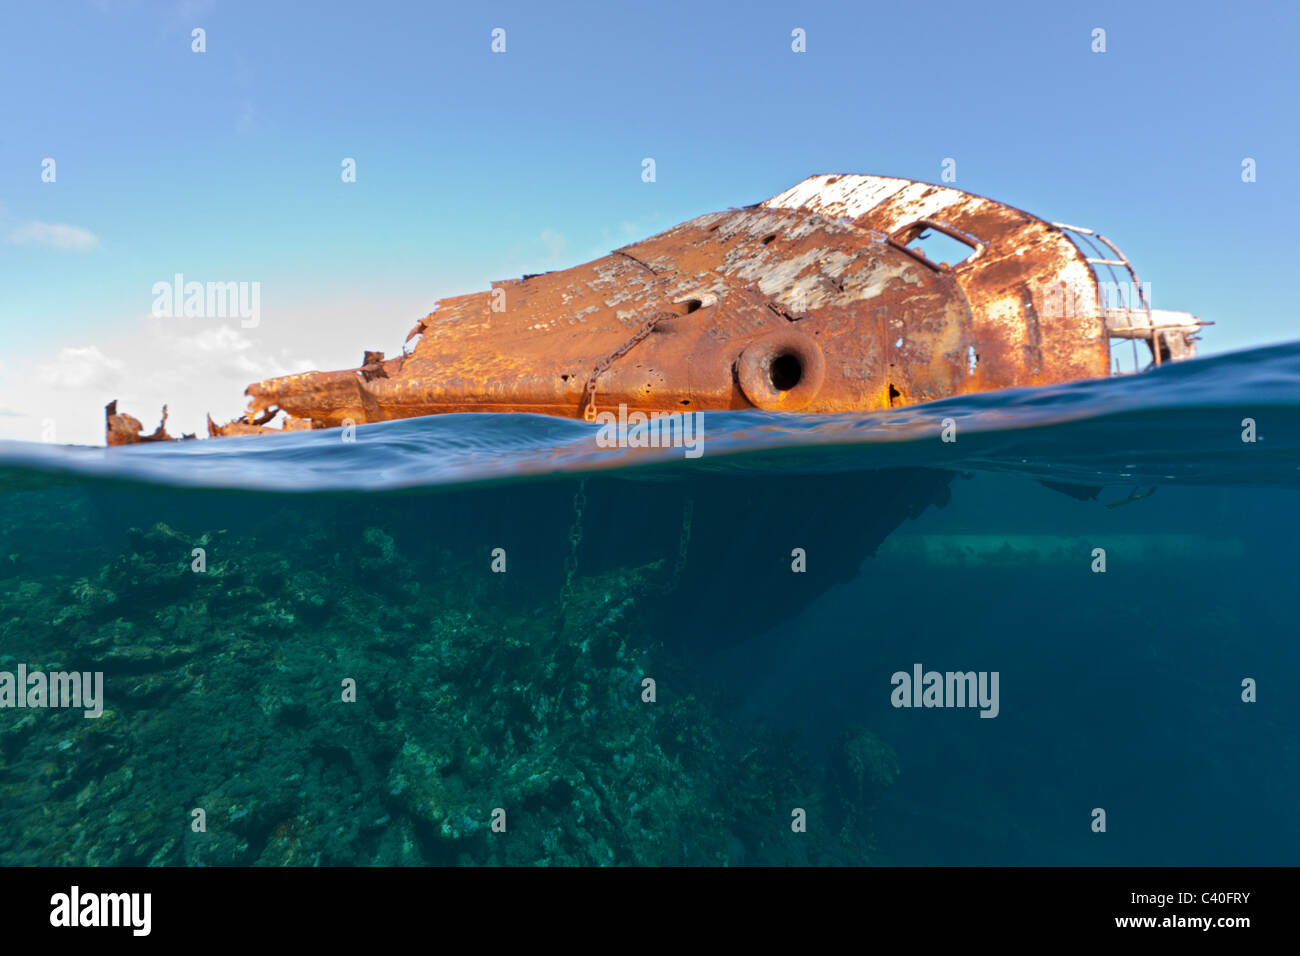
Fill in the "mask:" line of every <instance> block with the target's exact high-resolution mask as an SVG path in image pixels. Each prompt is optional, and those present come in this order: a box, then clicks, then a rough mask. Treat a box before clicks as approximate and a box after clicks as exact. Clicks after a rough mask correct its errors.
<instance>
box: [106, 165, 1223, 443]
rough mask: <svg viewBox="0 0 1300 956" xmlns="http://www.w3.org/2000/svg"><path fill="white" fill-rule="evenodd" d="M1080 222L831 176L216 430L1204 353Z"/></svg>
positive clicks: (261, 404) (938, 383)
mask: <svg viewBox="0 0 1300 956" xmlns="http://www.w3.org/2000/svg"><path fill="white" fill-rule="evenodd" d="M1072 231H1073V233H1075V234H1076V235H1077V234H1080V233H1083V234H1086V235H1091V233H1088V231H1087V230H1077V229H1075V228H1074V227H1069V226H1064V225H1063V224H1054V223H1050V222H1047V221H1044V220H1042V219H1038V218H1037V217H1035V216H1032V215H1030V214H1028V213H1025V212H1022V211H1020V210H1018V209H1014V208H1012V207H1010V206H1006V205H1004V204H1002V203H998V202H994V201H992V200H989V199H985V198H983V197H980V196H975V195H972V194H969V193H964V192H961V191H959V190H956V189H951V188H949V187H945V186H935V185H930V184H926V183H919V182H913V181H910V180H904V179H893V178H888V177H880V176H835V175H831V176H816V177H812V178H811V179H808V180H805V181H804V182H802V183H800V184H798V185H797V186H795V187H793V188H791V189H789V190H787V191H785V192H783V193H781V194H779V195H777V196H774V197H773V198H771V199H769V200H767V201H766V202H762V203H758V204H756V205H754V206H749V207H746V208H743V209H732V210H728V211H725V212H717V213H711V214H708V215H704V216H700V217H699V218H697V219H693V220H690V221H689V222H685V223H682V224H681V225H679V226H676V227H674V228H672V229H669V230H667V231H666V232H663V233H660V234H659V235H656V236H652V237H650V238H648V239H646V240H644V241H641V242H638V243H634V244H632V245H629V246H625V247H623V248H622V249H619V250H617V251H615V252H613V253H611V254H609V255H608V256H605V257H603V258H600V259H597V260H595V261H593V262H589V263H585V264H583V265H579V266H575V267H573V268H571V269H565V270H562V271H557V272H550V273H545V274H540V275H531V276H525V277H523V278H522V279H512V280H506V281H502V282H497V283H494V284H493V285H492V288H491V289H489V290H487V291H483V292H478V293H473V294H470V295H463V296H457V297H453V298H449V299H444V300H442V301H440V302H439V303H438V304H437V306H436V307H435V310H434V311H433V312H432V313H431V314H429V315H428V316H426V317H425V318H423V319H421V320H420V322H419V323H418V324H417V325H416V326H415V328H414V329H412V330H411V332H410V334H409V335H408V337H407V347H406V348H405V349H404V351H403V353H402V354H401V355H398V356H396V357H394V358H391V359H390V358H385V357H384V355H383V353H381V352H366V353H365V354H364V357H363V362H362V365H361V366H360V367H359V368H355V369H346V370H340V371H333V372H306V373H303V374H299V375H290V376H285V377H282V378H275V379H268V380H266V381H263V382H257V383H255V384H253V385H250V386H249V387H248V389H247V391H246V395H247V396H248V398H249V408H248V412H247V414H246V415H245V416H244V417H242V418H240V419H237V420H235V421H233V422H230V423H229V424H225V425H218V424H215V423H212V422H209V433H210V434H211V435H213V436H221V435H238V434H250V433H258V434H260V433H268V432H278V431H282V430H298V429H304V428H329V427H336V426H340V425H344V424H347V423H353V424H361V423H365V422H376V421H385V420H390V419H397V418H410V417H415V416H421V415H431V414H439V413H444V412H470V411H484V412H539V413H544V414H551V415H561V416H567V417H574V418H586V419H587V420H595V419H596V418H597V415H598V412H599V411H600V410H602V409H617V408H618V406H626V408H627V409H628V410H629V411H640V412H645V413H647V414H653V413H656V412H660V413H667V412H682V411H700V410H712V409H744V408H761V409H767V410H791V411H803V412H845V411H869V410H874V409H881V408H888V407H891V406H897V405H903V404H914V403H918V402H925V401H931V400H934V399H939V398H946V397H949V396H952V395H959V394H963V393H969V392H982V391H989V390H993V389H999V388H1006V387H1010V386H1020V385H1048V384H1054V383H1059V382H1068V381H1074V380H1078V379H1084V378H1094V377H1099V376H1104V375H1107V374H1108V373H1109V371H1110V339H1111V338H1112V337H1114V336H1117V335H1121V336H1126V337H1130V338H1135V337H1136V338H1143V339H1144V340H1145V341H1146V342H1147V344H1148V347H1149V348H1150V349H1151V353H1152V356H1153V359H1154V360H1155V361H1156V362H1159V361H1161V360H1167V359H1176V358H1183V357H1186V356H1187V355H1189V354H1192V352H1193V351H1194V345H1193V344H1192V343H1193V342H1194V339H1195V332H1196V330H1197V329H1198V328H1199V326H1200V323H1199V322H1198V321H1197V320H1196V319H1194V318H1192V317H1191V316H1190V315H1186V314H1185V313H1162V318H1161V319H1160V320H1159V321H1157V320H1156V319H1155V318H1154V317H1153V316H1154V313H1152V311H1151V310H1150V308H1149V303H1147V302H1145V300H1142V301H1141V302H1139V303H1138V305H1139V306H1140V307H1139V308H1133V307H1131V306H1132V303H1130V304H1129V306H1130V307H1126V308H1123V309H1110V310H1108V309H1107V308H1106V304H1105V303H1104V302H1103V297H1102V295H1101V294H1100V292H1101V289H1100V286H1099V283H1098V278H1097V273H1096V270H1097V268H1098V267H1099V265H1105V266H1106V267H1107V268H1113V267H1115V266H1122V267H1123V269H1124V270H1126V271H1127V273H1128V275H1131V276H1132V279H1133V280H1136V279H1137V275H1136V273H1135V272H1133V271H1132V268H1131V266H1129V264H1128V261H1127V260H1126V259H1123V257H1122V255H1119V254H1118V250H1115V253H1116V255H1117V258H1116V259H1113V260H1108V259H1105V258H1098V257H1097V256H1095V255H1089V254H1086V253H1085V252H1084V251H1082V250H1081V248H1080V246H1079V245H1076V243H1075V241H1073V240H1072V239H1071V238H1070V233H1071V232H1072ZM935 232H938V233H942V234H944V235H947V236H948V237H950V238H951V239H954V240H956V241H957V242H959V243H961V244H962V245H963V246H964V247H965V248H968V249H969V250H970V252H969V254H968V255H967V256H966V257H965V258H964V259H963V260H962V261H961V262H960V263H958V264H956V265H948V264H947V263H940V262H933V261H931V260H930V259H929V258H927V257H926V255H925V254H924V252H923V251H921V250H920V249H918V248H917V247H916V245H915V243H916V240H918V238H919V237H921V236H923V235H925V234H927V233H935ZM1098 238H1100V237H1098ZM1102 241H1103V242H1104V241H1105V240H1102ZM1107 245H1108V246H1109V244H1107ZM1110 248H1114V247H1113V246H1110ZM1137 287H1138V288H1139V289H1140V288H1141V286H1140V283H1137ZM141 431H142V429H141V426H140V423H139V422H138V421H137V420H135V419H134V418H132V417H131V416H128V415H119V414H118V413H117V412H116V408H115V406H110V408H109V414H108V442H109V444H128V443H131V442H134V441H141V440H146V441H147V440H161V439H166V438H169V437H170V436H168V435H167V434H166V432H165V429H164V428H163V427H162V426H160V427H159V429H158V430H157V431H155V432H154V434H152V435H149V436H142V435H141V434H140V433H141Z"/></svg>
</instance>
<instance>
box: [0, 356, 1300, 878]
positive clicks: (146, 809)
mask: <svg viewBox="0 0 1300 956" xmlns="http://www.w3.org/2000/svg"><path fill="white" fill-rule="evenodd" d="M1298 386H1300V345H1286V346H1278V347H1274V348H1270V349H1262V350H1257V351H1254V352H1248V353H1238V354H1235V355H1228V356H1222V357H1218V358H1214V359H1207V360H1200V361H1197V362H1192V363H1185V364H1180V365H1175V366H1166V367H1165V368H1163V369H1160V370H1157V371H1154V372H1151V373H1149V374H1145V375H1142V376H1135V377H1125V378H1116V379H1109V380H1103V381H1098V382H1088V383H1079V384H1076V385H1071V386H1064V387H1058V388H1050V389H1040V390H1030V389H1021V390H1015V391H1011V392H1003V393H998V394H993V395H981V396H972V397H967V398H961V399H954V400H951V401H946V402H941V403H936V404H934V405H929V406H917V407H913V408H903V409H896V410H893V411H890V412H887V413H878V414H871V415H861V416H836V417H833V418H825V417H811V416H775V415H768V414H761V413H740V412H736V413H718V414H712V413H710V414H706V415H705V418H704V425H705V441H704V446H703V448H704V453H703V455H702V456H701V457H700V458H698V459H690V458H687V457H686V456H685V455H684V454H683V453H682V450H681V449H673V448H666V449H627V448H601V447H598V446H597V444H596V442H595V441H594V440H593V438H594V434H595V429H594V427H592V426H588V425H586V424H584V423H581V422H574V421H567V420H560V419H554V418H546V417H540V416H528V415H501V416H486V415H447V416H438V417H433V418H427V419H420V420H409V421H402V422H391V423H384V424H377V425H366V426H361V427H360V428H358V429H357V430H356V432H355V436H349V437H352V438H354V440H350V441H345V440H343V437H344V436H343V433H342V432H340V431H338V430H331V431H319V432H311V433H294V434H289V435H285V436H283V437H279V436H277V437H275V438H253V439H223V440H219V441H203V442H184V443H177V444H168V445H153V446H135V447H131V448H118V449H86V448H62V447H54V446H44V445H26V444H17V443H0V704H3V703H4V697H3V693H4V687H3V680H4V674H5V673H6V672H8V673H11V674H14V675H17V673H18V669H19V667H20V666H21V667H22V668H24V669H25V671H26V672H27V673H34V672H35V673H42V674H59V673H72V672H76V673H84V674H100V675H102V682H103V683H102V687H103V692H102V701H101V702H102V709H103V713H102V715H101V716H99V717H90V718H88V717H86V716H84V714H83V710H82V709H74V708H70V707H64V708H55V707H48V706H46V707H22V708H19V707H16V706H5V707H3V709H0V863H3V864H35V863H51V864H90V865H108V864H157V865H184V864H190V865H225V864H254V863H256V864H264V865H313V864H320V865H336V864H360V865H370V864H402V865H406V864H409V865H428V864H465V865H474V864H512V865H513V864H518V865H533V864H549V865H572V864H580V865H594V864H601V865H603V864H616V865H617V864H640V863H668V864H678V863H686V864H716V863H728V864H732V865H737V864H760V865H761V864H790V863H814V864H863V863H865V864H941V863H963V864H984V863H988V864H992V863H1000V864H1029V863H1079V864H1106V863H1117V864H1260V863H1272V864H1292V865H1293V864H1295V863H1297V862H1300V827H1298V826H1297V824H1296V822H1295V821H1294V815H1293V813H1292V810H1291V807H1292V803H1293V800H1292V795H1293V793H1294V791H1295V786H1296V783H1297V779H1298V777H1300V757H1298V756H1297V749H1296V746H1295V744H1294V729H1295V727H1296V724H1297V717H1298V716H1300V714H1298V710H1300V708H1298V707H1297V703H1296V695H1295V687H1296V674H1297V673H1300V654H1297V651H1296V649H1295V647H1296V642H1295V639H1294V630H1295V628H1294V623H1293V621H1294V617H1295V612H1294V605H1295V597H1294V595H1295V593H1296V587H1295V569H1296V567H1297V544H1296V540H1297V531H1300V516H1298V513H1297V508H1296V503H1297V498H1296V489H1297V487H1298V486H1300V414H1298V412H1300V387H1298ZM1247 420H1249V422H1247ZM1251 422H1253V425H1252V424H1250V423H1251ZM1243 423H1245V424H1243ZM945 434H946V435H947V436H948V437H949V438H953V439H955V440H951V441H944V440H943V436H944V435H945ZM1243 435H1244V436H1245V437H1247V438H1253V439H1254V440H1253V441H1243ZM1047 483H1050V485H1051V486H1049V484H1047ZM196 549H201V558H202V560H201V567H199V566H198V565H196V562H197V561H199V557H198V555H196ZM1102 552H1104V554H1101V553H1102ZM1099 555H1100V557H1099ZM1101 557H1104V562H1105V565H1104V566H1105V569H1104V571H1102V570H1100V568H1099V560H1100V558H1101ZM916 668H919V673H920V674H921V675H922V681H921V682H920V683H922V684H924V683H925V682H926V678H925V676H924V675H926V674H928V673H929V672H931V671H933V672H937V673H938V674H939V675H940V678H941V680H940V688H939V692H938V696H937V697H934V698H932V699H931V701H930V703H933V704H945V705H953V704H956V703H958V700H957V698H956V697H955V696H954V694H953V693H951V692H950V690H949V686H948V685H949V684H950V683H951V682H947V683H945V682H944V680H943V679H944V678H945V676H946V675H947V674H948V673H950V672H952V673H955V674H966V673H970V674H971V675H972V678H973V683H972V684H971V685H970V686H971V687H972V689H973V690H974V689H975V688H979V687H982V688H983V689H984V690H986V691H988V690H989V689H990V687H991V686H993V685H992V684H991V679H992V676H993V675H996V678H997V682H996V687H997V694H996V699H995V700H992V699H990V700H987V701H985V702H984V703H981V702H980V701H979V700H978V699H977V698H978V694H977V693H976V694H974V695H973V697H972V699H970V700H963V701H961V703H962V704H963V705H962V706H926V701H925V699H924V698H923V695H922V688H921V687H917V688H916V689H915V696H913V691H912V690H911V689H910V688H907V693H905V694H904V693H903V692H902V691H900V689H899V688H900V686H901V685H902V684H903V682H902V681H900V680H896V676H897V675H906V677H907V678H908V679H910V678H911V676H912V675H913V673H914V672H915V671H914V669H916ZM15 679H16V677H15ZM647 679H650V680H652V681H653V685H652V686H651V685H647V684H646V680H647ZM980 681H984V683H983V684H981V683H980ZM958 683H960V680H959V681H958ZM88 686H89V685H88ZM954 686H955V685H954ZM651 690H653V693H651ZM900 695H901V697H902V699H905V700H906V702H908V703H909V704H918V705H919V706H896V704H899V703H900ZM1243 697H1245V698H1253V699H1243ZM651 698H652V699H651ZM29 699H30V698H29ZM982 713H983V714H987V715H989V716H987V717H984V716H981V714H982ZM994 714H995V716H994ZM1099 810H1100V811H1104V823H1105V829H1104V831H1102V830H1100V828H1099V820H1101V819H1103V818H1102V817H1099V815H1098V813H1097V811H1099ZM197 811H201V812H197ZM200 824H201V825H200ZM800 824H802V826H800Z"/></svg>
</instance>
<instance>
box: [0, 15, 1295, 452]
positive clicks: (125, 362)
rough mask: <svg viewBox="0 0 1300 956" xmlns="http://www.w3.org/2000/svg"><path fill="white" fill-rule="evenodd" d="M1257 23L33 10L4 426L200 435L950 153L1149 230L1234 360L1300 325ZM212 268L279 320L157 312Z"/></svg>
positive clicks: (1290, 218) (1127, 244)
mask: <svg viewBox="0 0 1300 956" xmlns="http://www.w3.org/2000/svg"><path fill="white" fill-rule="evenodd" d="M1225 7H1226V5H1222V4H1216V5H1209V4H1206V5H1197V4H1194V3H1180V4H1133V3H1090V4H1086V5H1085V4H1072V5H1068V6H1066V5H1057V4H1044V3H1041V2H1037V3H996V2H990V3H978V4H975V3H952V4H948V3H942V2H936V3H931V4H926V5H923V6H916V5H905V4H878V3H863V2H860V0H858V2H848V3H749V4H736V3H717V4H711V3H705V2H695V3H680V4H678V3H653V4H627V3H618V4H614V3H590V4H585V3H584V4H579V3H567V4H524V3H520V4H506V3H475V4H468V3H467V4H461V5H456V6H453V5H449V4H436V5H434V4H423V3H418V4H417V3H385V2H369V3H364V4H363V3H321V4H312V5H310V6H307V5H294V6H291V5H289V4H282V3H251V2H229V0H187V2H182V3H174V2H173V3H161V2H160V3H150V2H145V0H139V2H128V0H99V2H84V3H83V2H74V0H70V2H66V3H49V4H41V3H32V4H22V5H19V4H14V3H10V4H7V5H5V6H4V7H3V12H2V13H0V79H3V83H0V90H3V93H0V105H2V107H3V108H2V110H0V289H3V292H0V331H2V332H3V342H4V346H3V349H2V350H0V437H13V438H30V439H38V438H40V437H42V434H43V428H44V434H45V435H46V437H48V436H49V433H50V432H49V428H48V425H49V422H50V420H52V421H53V423H54V425H55V431H56V433H57V440H59V441H85V442H97V441H102V406H103V404H104V402H105V401H106V400H108V399H109V398H113V397H117V398H120V399H121V400H122V404H123V407H124V408H126V409H127V410H130V411H132V412H133V413H134V414H136V415H138V416H139V417H141V418H142V419H144V420H146V424H147V425H148V426H149V427H152V425H153V424H154V419H155V417H156V414H157V408H158V405H159V404H160V403H161V402H162V401H164V400H168V401H170V403H171V412H172V422H173V424H174V425H178V426H180V427H183V428H186V429H191V430H192V429H194V428H198V427H200V426H201V424H202V421H203V415H204V413H205V412H207V411H209V410H211V411H212V412H213V414H214V417H217V418H219V419H225V418H229V417H231V416H233V415H235V414H236V413H238V411H239V410H240V409H241V408H242V399H241V397H240V393H241V392H242V389H243V387H244V385H246V384H247V383H248V382H250V381H253V380H255V379H258V378H261V377H264V375H269V374H280V373H283V372H287V371H294V370H299V369H301V368H307V367H324V368H335V367H344V366H350V365H355V364H357V362H359V360H360V355H361V351H362V350H363V349H366V348H372V349H380V350H384V351H387V352H389V354H392V353H395V352H397V351H399V350H400V347H401V342H402V340H403V338H404V337H405V334H406V332H407V331H408V330H409V329H410V327H411V326H412V325H414V324H415V322H416V320H417V319H418V318H420V317H421V316H422V315H424V314H425V313H427V312H428V311H429V309H430V307H431V306H432V305H433V303H434V301H436V300H437V299H438V298H440V297H443V296H447V295H453V294H459V293H463V292H471V291H476V290H480V289H483V288H486V287H487V285H488V283H489V282H490V281H491V280H493V279H500V278H507V277H511V276H517V275H519V274H521V273H524V272H539V271H543V270H546V269H553V268H562V267H565V266H568V265H572V264H575V263H578V262H582V261H585V260H587V259H590V258H593V257H595V256H597V255H600V254H603V253H604V252H607V251H608V250H609V249H611V248H613V247H615V246H618V245H621V244H623V243H625V242H628V241H631V240H633V239H636V238H640V237H643V236H646V235H650V234H652V233H654V232H656V231H659V230H661V229H663V228H666V227H668V226H670V225H673V224H675V223H677V222H679V221H682V220H684V219H687V218H690V217H692V216H695V215H699V214H702V213H704V212H708V211H712V210H717V209H724V208H727V207H729V206H737V205H743V204H746V203H751V202H756V201H759V200H761V199H765V198H767V197H769V196H771V195H773V194H775V193H777V192H780V191H781V190H783V189H785V188H786V187H788V186H791V185H793V184H794V183H796V182H798V181H799V180H801V179H803V178H805V177H806V176H808V175H811V174H813V173H819V172H862V173H879V174H884V175H893V176H902V177H907V178H914V179H922V180H930V181H938V180H939V177H940V173H941V167H940V164H941V162H942V161H943V159H945V158H947V157H951V158H953V159H955V160H956V163H957V180H956V182H955V183H954V184H953V185H955V186H956V187H957V188H960V189H965V190H968V191H971V192H975V193H980V194H983V195H988V196H992V197H994V198H996V199H999V200H1002V201H1004V202H1009V203H1011V204H1013V205H1017V206H1020V207H1022V208H1024V209H1027V210H1029V211H1030V212H1033V213H1035V214H1038V215H1040V216H1043V217H1044V218H1047V219H1054V220H1064V221H1067V222H1073V223H1077V224H1080V225H1087V226H1092V227H1093V228H1097V229H1099V230H1100V231H1102V232H1103V233H1105V234H1106V235H1108V236H1109V237H1111V238H1112V239H1114V240H1115V241H1117V242H1118V243H1119V245H1120V246H1121V247H1122V248H1123V249H1124V251H1125V252H1126V253H1127V254H1128V255H1129V257H1130V258H1131V259H1132V260H1133V261H1134V262H1135V264H1136V265H1137V267H1138V271H1139V273H1140V274H1141V276H1142V278H1143V280H1144V281H1147V282H1150V283H1151V287H1152V293H1153V300H1154V304H1155V305H1156V306H1158V307H1163V308H1173V309H1186V310H1189V311H1193V312H1195V313H1196V314H1198V315H1200V316H1201V317H1202V318H1205V319H1209V320H1212V321H1214V322H1216V323H1217V325H1216V326H1215V327H1214V328H1212V329H1209V330H1207V333H1206V335H1205V337H1204V341H1203V343H1202V352H1203V354H1204V353H1210V352H1216V351H1225V350H1231V349H1238V348H1243V347H1247V346H1251V345H1258V344H1264V343H1269V342H1277V341H1283V340H1288V339H1294V338H1297V337H1300V335H1298V334H1297V330H1298V329H1300V323H1298V322H1297V318H1296V315H1297V313H1296V308H1295V303H1294V301H1293V292H1292V289H1291V286H1292V283H1293V277H1294V276H1295V274H1296V272H1297V267H1296V262H1297V251H1298V247H1300V243H1297V240H1296V238H1295V236H1294V234H1293V233H1292V232H1291V231H1290V228H1289V226H1288V224H1289V223H1295V222H1297V221H1300V199H1298V198H1297V188H1296V186H1295V185H1294V181H1293V179H1292V176H1291V173H1292V170H1291V164H1292V162H1293V160H1294V158H1295V157H1296V156H1297V153H1298V147H1300V142H1298V140H1300V132H1298V124H1297V123H1296V121H1295V107H1294V103H1293V100H1294V96H1295V91H1296V90H1297V88H1300V84H1298V83H1297V79H1298V78H1300V77H1298V76H1297V74H1298V73H1300V68H1298V67H1297V62H1298V60H1300V58H1297V56H1296V54H1295V51H1294V44H1295V40H1296V34H1297V29H1296V28H1297V25H1300V12H1297V8H1295V7H1293V6H1284V5H1281V4H1278V5H1270V4H1238V5H1234V6H1232V7H1228V8H1226V9H1225ZM196 27H201V28H202V29H204V30H205V31H206V47H207V49H206V52H204V53H194V52H192V50H191V42H192V41H191V31H192V30H193V29H194V28H196ZM497 27H500V28H503V29H504V30H505V31H506V52H505V53H503V54H494V53H492V52H491V49H490V45H491V31H492V30H493V29H494V28H497ZM796 27H798V28H802V29H803V30H805V31H806V34H807V52H806V53H802V54H796V53H793V52H792V51H791V31H792V30H793V29H794V28H796ZM1095 28H1102V29H1104V30H1105V31H1106V47H1107V49H1106V52H1105V53H1093V52H1092V51H1091V45H1092V31H1093V30H1094V29H1095ZM345 157H351V158H354V159H355V160H356V164H357V166H356V168H357V177H356V182H355V183H344V182H342V180H341V177H340V171H341V165H340V164H341V162H342V160H343V159H344V158H345ZM645 157H652V158H654V160H655V163H656V181H655V182H653V183H646V182H643V181H642V178H641V168H642V167H641V162H642V159H643V158H645ZM1246 157H1250V158H1252V159H1254V160H1255V161H1256V164H1257V167H1256V168H1257V181H1256V182H1253V183H1243V182H1242V178H1241V163H1242V160H1243V159H1244V158H1246ZM45 158H53V159H54V160H55V162H56V180H55V182H52V183H49V182H42V179H41V173H42V160H43V159H45ZM178 272H179V273H183V274H184V275H185V276H186V278H187V279H194V280H200V281H243V282H254V281H255V282H258V283H260V288H261V320H260V324H259V325H258V326H257V327H256V328H253V329H244V328H241V326H240V324H239V323H238V322H236V321H232V322H223V321H222V320H219V319H203V320H200V319H193V320H184V319H170V320H159V319H156V318H153V317H152V316H150V314H149V313H150V308H151V305H152V302H153V298H154V297H153V295H152V287H153V284H154V283H155V282H158V281H160V280H168V279H170V278H171V277H172V276H173V275H174V274H175V273H178Z"/></svg>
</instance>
